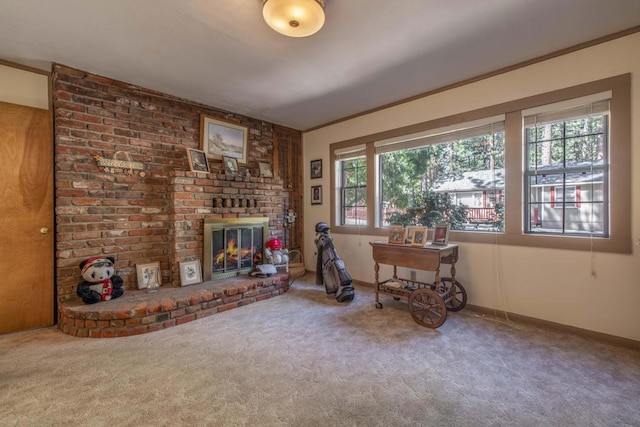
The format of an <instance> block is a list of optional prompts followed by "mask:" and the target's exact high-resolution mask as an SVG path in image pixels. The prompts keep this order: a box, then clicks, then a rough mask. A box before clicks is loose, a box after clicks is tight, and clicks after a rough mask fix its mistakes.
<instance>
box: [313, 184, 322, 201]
mask: <svg viewBox="0 0 640 427" xmlns="http://www.w3.org/2000/svg"><path fill="white" fill-rule="evenodd" d="M311 204H312V205H321V204H322V185H314V186H312V187H311Z"/></svg>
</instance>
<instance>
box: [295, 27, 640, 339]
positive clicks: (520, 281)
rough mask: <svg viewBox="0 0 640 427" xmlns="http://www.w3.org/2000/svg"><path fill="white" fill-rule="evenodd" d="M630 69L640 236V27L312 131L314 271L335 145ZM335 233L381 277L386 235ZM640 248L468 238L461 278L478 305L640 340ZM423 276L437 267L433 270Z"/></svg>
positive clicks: (308, 151) (366, 274)
mask: <svg viewBox="0 0 640 427" xmlns="http://www.w3.org/2000/svg"><path fill="white" fill-rule="evenodd" d="M625 73H632V82H631V87H632V88H631V90H632V94H631V103H632V129H631V134H632V180H631V187H632V188H631V190H632V197H633V200H632V223H633V225H632V232H633V234H632V238H633V241H634V242H636V241H638V240H639V237H640V235H639V233H640V229H639V227H638V225H639V224H638V223H639V220H640V195H639V194H638V182H640V116H639V114H638V108H639V107H640V86H639V85H638V84H637V83H636V79H637V77H638V76H639V75H640V34H639V33H636V34H633V35H630V36H627V37H624V38H621V39H617V40H614V41H610V42H607V43H603V44H600V45H597V46H593V47H590V48H587V49H583V50H580V51H578V52H574V53H570V54H567V55H563V56H561V57H557V58H554V59H550V60H548V61H544V62H541V63H538V64H534V65H531V66H528V67H525V68H520V69H518V70H514V71H511V72H508V73H505V74H501V75H498V76H495V77H491V78H488V79H485V80H482V81H479V82H476V83H472V84H469V85H466V86H462V87H459V88H455V89H452V90H449V91H446V92H442V93H438V94H435V95H433V96H430V97H426V98H421V99H418V100H415V101H412V102H407V103H405V104H401V105H398V106H394V107H391V108H388V109H385V110H382V111H377V112H374V113H371V114H368V115H365V116H362V117H357V118H354V119H352V120H349V121H345V122H341V123H337V124H335V125H332V126H328V127H324V128H321V129H318V130H314V131H312V132H308V133H305V134H304V135H303V147H304V149H303V151H304V165H305V170H304V172H303V173H304V187H303V188H304V189H305V194H308V193H307V192H308V191H309V190H310V186H311V185H322V186H323V190H324V195H323V196H324V203H323V204H322V205H313V206H311V204H310V201H309V198H308V197H305V205H304V213H303V214H304V220H305V224H306V227H305V231H304V232H305V236H304V241H305V255H306V258H305V261H306V264H307V268H308V269H311V270H315V261H316V259H315V256H313V254H314V253H315V246H314V244H313V239H314V236H315V233H314V230H313V226H314V224H316V222H318V221H326V222H328V221H329V218H330V205H329V200H330V198H329V192H330V191H333V190H332V189H330V188H329V171H330V165H329V145H330V144H332V143H334V142H339V141H344V140H348V139H351V138H355V137H359V136H364V135H369V134H372V133H376V132H381V131H385V130H389V129H394V128H398V127H402V126H407V125H411V124H414V123H419V122H424V121H427V120H432V119H436V118H439V117H446V116H450V115H453V114H457V113H462V112H465V111H470V110H474V109H477V108H482V107H487V106H491V105H495V104H499V103H502V102H507V101H512V100H516V99H520V98H524V97H527V96H532V95H538V94H541V93H545V92H549V91H553V90H558V89H562V88H566V87H570V86H575V85H578V84H582V83H587V82H591V81H595V80H599V79H603V78H607V77H612V76H616V75H619V74H625ZM416 91H417V92H419V91H420V88H416ZM315 159H322V160H323V167H324V173H323V177H322V179H314V180H310V179H309V161H311V160H315ZM614 166H615V165H614ZM612 185H616V183H612ZM333 237H334V241H335V245H336V249H337V250H338V253H339V254H340V256H341V257H342V258H343V259H344V261H345V263H346V265H347V269H348V270H349V273H351V275H352V276H353V277H354V278H355V279H357V280H360V281H364V282H369V283H372V282H373V280H374V272H373V265H374V263H373V261H372V258H371V247H370V246H369V245H368V242H370V241H376V240H380V239H381V238H380V237H376V236H354V235H340V234H336V233H333ZM638 249H640V247H639V246H634V248H633V250H634V253H633V254H631V255H619V254H610V253H593V254H592V253H589V252H582V251H567V250H557V249H541V248H530V247H522V246H501V245H497V244H496V245H486V244H467V243H464V244H461V247H460V261H459V262H458V264H457V265H456V270H457V276H456V277H457V278H458V279H460V281H461V282H462V283H463V284H464V286H465V288H466V289H467V292H468V297H469V300H468V303H469V304H474V305H479V306H483V307H487V308H495V309H499V310H506V311H508V312H512V313H517V314H521V315H525V316H530V317H534V318H538V319H542V320H547V321H551V322H556V323H561V324H565V325H570V326H574V327H578V328H584V329H588V330H592V331H596V332H601V333H605V334H610V335H615V336H619V337H623V338H628V339H632V340H637V341H640V251H639V250H638ZM389 271H390V269H389V268H388V267H384V268H381V276H382V277H384V276H385V274H389ZM429 274H430V273H429ZM418 277H419V278H420V275H419V276H418ZM422 277H423V278H427V277H431V276H427V273H424V274H422ZM371 304H372V306H373V300H372V302H371ZM407 315H408V314H407Z"/></svg>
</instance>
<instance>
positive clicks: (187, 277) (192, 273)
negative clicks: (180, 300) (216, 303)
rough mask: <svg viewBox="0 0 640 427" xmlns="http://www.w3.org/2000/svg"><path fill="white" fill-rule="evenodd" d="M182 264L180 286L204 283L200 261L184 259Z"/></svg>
mask: <svg viewBox="0 0 640 427" xmlns="http://www.w3.org/2000/svg"><path fill="white" fill-rule="evenodd" d="M179 264H180V286H189V285H196V284H198V283H202V269H201V268H200V261H199V260H194V261H184V262H181V263H179Z"/></svg>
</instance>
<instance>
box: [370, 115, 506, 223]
mask: <svg viewBox="0 0 640 427" xmlns="http://www.w3.org/2000/svg"><path fill="white" fill-rule="evenodd" d="M494 120H498V121H494ZM503 120H504V117H499V118H495V117H493V118H487V119H483V120H482V122H484V123H481V124H478V123H463V124H460V125H457V126H455V127H454V128H451V129H435V130H432V131H429V132H427V133H424V134H418V135H408V136H404V137H401V138H393V139H390V140H382V141H377V142H376V143H374V146H375V147H376V150H375V151H376V153H377V164H378V165H379V167H378V171H377V172H378V173H377V175H378V180H379V184H378V188H379V191H378V195H377V196H378V204H379V210H380V212H379V215H378V217H379V222H378V225H379V226H381V227H384V226H388V225H389V224H392V223H401V224H404V225H405V226H408V225H424V226H428V227H432V226H434V225H435V224H436V223H441V222H447V223H449V224H450V225H451V229H452V230H464V231H503V219H504V218H503V211H502V210H501V209H500V205H499V204H497V203H495V202H492V201H491V198H488V197H487V195H492V194H495V193H497V192H499V191H502V189H503V187H504V142H505V141H504V122H503ZM493 200H495V196H494V197H493Z"/></svg>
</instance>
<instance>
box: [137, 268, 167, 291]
mask: <svg viewBox="0 0 640 427" xmlns="http://www.w3.org/2000/svg"><path fill="white" fill-rule="evenodd" d="M136 273H137V275H138V289H157V288H159V287H160V285H161V284H162V276H161V274H160V273H161V270H160V263H159V262H150V263H147V264H136Z"/></svg>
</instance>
